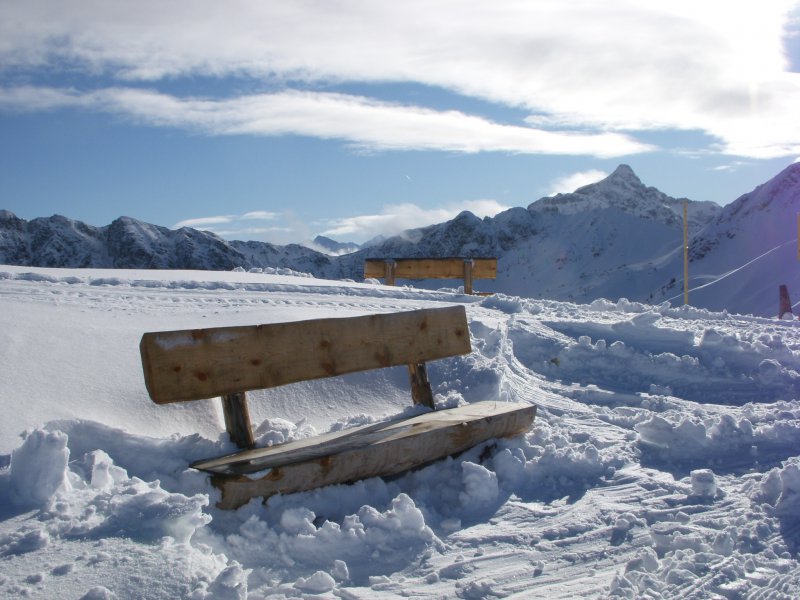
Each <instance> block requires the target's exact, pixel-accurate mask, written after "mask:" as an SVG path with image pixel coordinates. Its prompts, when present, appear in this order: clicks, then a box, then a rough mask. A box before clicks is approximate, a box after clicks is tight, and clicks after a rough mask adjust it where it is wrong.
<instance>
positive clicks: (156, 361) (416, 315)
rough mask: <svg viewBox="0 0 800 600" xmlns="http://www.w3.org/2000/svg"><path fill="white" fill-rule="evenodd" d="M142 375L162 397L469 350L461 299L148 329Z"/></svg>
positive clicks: (202, 394)
mask: <svg viewBox="0 0 800 600" xmlns="http://www.w3.org/2000/svg"><path fill="white" fill-rule="evenodd" d="M140 350H141V355H142V365H143V368H144V378H145V384H146V386H147V390H148V392H149V393H150V397H151V398H152V399H153V401H154V402H156V403H158V404H166V403H169V402H180V401H185V400H197V399H202V398H214V397H216V396H222V395H226V394H231V393H233V392H242V391H248V390H255V389H264V388H270V387H275V386H279V385H285V384H288V383H294V382H298V381H305V380H309V379H318V378H322V377H330V376H334V375H343V374H345V373H353V372H356V371H363V370H367V369H377V368H381V367H391V366H397V365H416V364H419V363H423V362H425V361H428V360H435V359H438V358H446V357H449V356H456V355H459V354H467V353H469V352H470V351H471V347H470V340H469V329H468V326H467V320H466V311H465V309H464V307H463V306H452V307H447V308H434V309H422V310H416V311H409V312H401V313H390V314H379V315H368V316H363V317H349V318H333V319H313V320H308V321H299V322H294V323H274V324H268V325H255V326H244V327H218V328H211V329H196V330H191V331H166V332H155V333H146V334H144V336H142V341H141V344H140Z"/></svg>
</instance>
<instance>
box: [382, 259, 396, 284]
mask: <svg viewBox="0 0 800 600" xmlns="http://www.w3.org/2000/svg"><path fill="white" fill-rule="evenodd" d="M384 265H385V266H386V275H385V277H384V278H385V279H386V285H394V274H395V269H396V268H397V263H396V262H394V261H393V260H387V261H386V262H385V263H384Z"/></svg>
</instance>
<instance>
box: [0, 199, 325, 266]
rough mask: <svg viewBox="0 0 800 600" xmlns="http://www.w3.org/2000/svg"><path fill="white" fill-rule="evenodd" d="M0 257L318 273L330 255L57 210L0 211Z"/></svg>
mask: <svg viewBox="0 0 800 600" xmlns="http://www.w3.org/2000/svg"><path fill="white" fill-rule="evenodd" d="M0 263H2V264H12V265H31V266H40V267H81V268H88V267H94V268H103V267H105V268H109V267H111V268H120V269H211V270H224V271H227V270H231V269H234V268H236V267H245V268H253V267H263V266H272V267H289V268H293V269H296V270H303V271H305V272H311V273H314V274H318V275H325V274H327V273H328V272H329V271H330V260H329V258H328V257H327V256H326V255H324V254H322V253H320V252H315V251H314V250H311V249H309V248H305V247H303V246H299V245H296V244H290V245H288V246H274V245H272V244H267V243H265V242H228V241H226V240H224V239H222V238H221V237H219V236H217V235H215V234H213V233H210V232H207V231H198V230H196V229H191V228H189V227H183V228H181V229H178V230H170V229H167V228H166V227H159V226H157V225H151V224H149V223H145V222H143V221H139V220H137V219H132V218H130V217H120V218H119V219H116V220H115V221H114V222H112V223H111V224H110V225H107V226H105V227H94V226H91V225H87V224H85V223H82V222H80V221H74V220H72V219H68V218H66V217H63V216H61V215H54V216H52V217H47V218H37V219H33V220H31V221H25V220H24V219H20V218H19V217H17V216H16V215H14V214H13V213H11V212H9V211H7V210H2V211H0Z"/></svg>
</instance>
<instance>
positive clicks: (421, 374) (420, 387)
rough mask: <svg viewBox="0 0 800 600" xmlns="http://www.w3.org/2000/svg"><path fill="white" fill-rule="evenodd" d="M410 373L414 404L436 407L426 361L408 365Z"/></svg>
mask: <svg viewBox="0 0 800 600" xmlns="http://www.w3.org/2000/svg"><path fill="white" fill-rule="evenodd" d="M408 374H409V375H410V376H411V398H412V399H413V400H414V404H422V405H424V406H427V407H429V408H435V407H434V405H433V390H431V382H430V381H428V368H427V367H426V366H425V363H417V364H415V365H408Z"/></svg>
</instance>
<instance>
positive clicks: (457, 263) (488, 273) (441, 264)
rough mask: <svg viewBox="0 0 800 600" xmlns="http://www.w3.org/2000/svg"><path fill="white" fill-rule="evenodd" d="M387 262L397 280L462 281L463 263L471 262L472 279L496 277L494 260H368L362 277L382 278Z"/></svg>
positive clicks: (495, 260)
mask: <svg viewBox="0 0 800 600" xmlns="http://www.w3.org/2000/svg"><path fill="white" fill-rule="evenodd" d="M387 260H388V261H390V262H393V263H394V276H395V277H396V278H397V279H462V278H463V277H464V262H465V261H471V266H472V278H473V279H495V278H496V277H497V259H496V258H472V259H468V258H467V259H465V258H398V259H383V258H379V259H376V258H369V259H367V260H366V261H364V277H374V278H378V279H380V278H382V277H384V276H385V274H386V262H387Z"/></svg>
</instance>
